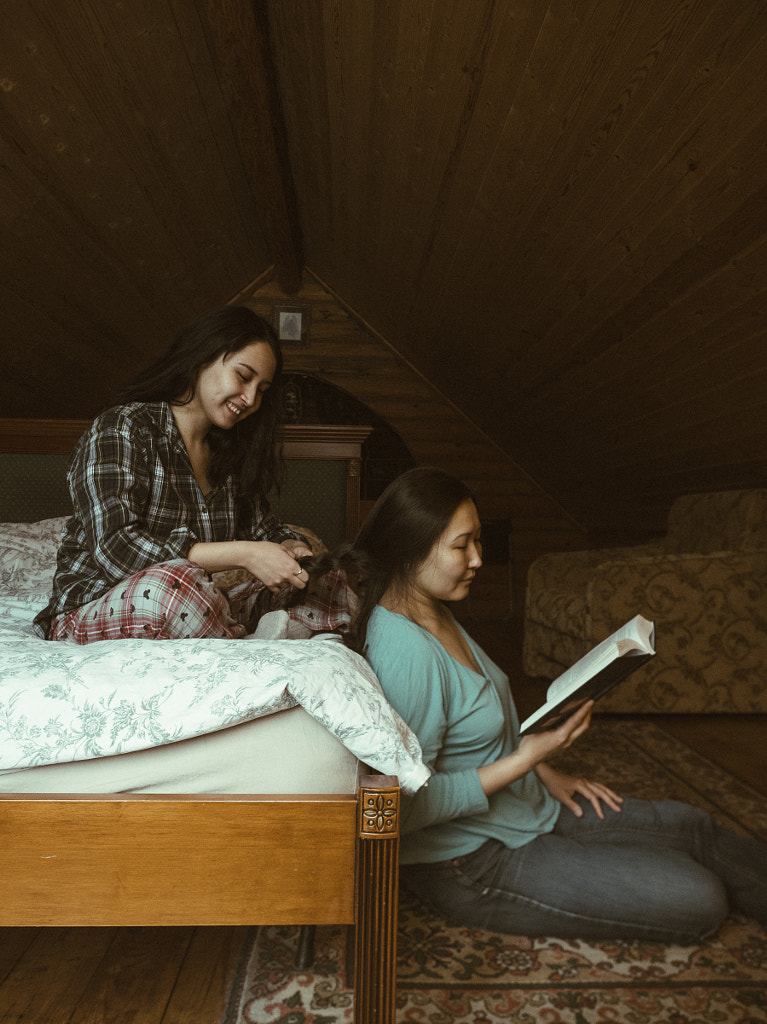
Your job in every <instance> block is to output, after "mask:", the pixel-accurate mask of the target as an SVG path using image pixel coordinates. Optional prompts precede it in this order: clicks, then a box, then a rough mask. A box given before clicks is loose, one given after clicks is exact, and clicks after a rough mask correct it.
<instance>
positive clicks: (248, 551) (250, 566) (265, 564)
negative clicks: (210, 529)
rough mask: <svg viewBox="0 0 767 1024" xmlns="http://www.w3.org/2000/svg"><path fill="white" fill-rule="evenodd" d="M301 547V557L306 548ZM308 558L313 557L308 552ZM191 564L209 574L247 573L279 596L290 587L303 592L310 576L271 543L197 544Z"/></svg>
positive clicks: (290, 552) (193, 549) (229, 541)
mask: <svg viewBox="0 0 767 1024" xmlns="http://www.w3.org/2000/svg"><path fill="white" fill-rule="evenodd" d="M292 543H293V544H296V545H298V551H299V554H298V556H297V557H299V558H300V557H301V553H302V551H303V545H302V543H301V542H300V541H292ZM307 554H311V551H308V552H307ZM187 557H188V558H189V560H190V562H195V563H196V564H197V565H201V566H202V567H203V569H205V571H206V572H210V573H213V572H221V571H223V570H225V569H245V570H247V571H248V572H249V573H250V574H251V575H253V576H255V577H256V579H259V580H261V582H262V583H263V584H264V585H265V586H266V587H268V589H269V590H271V591H272V593H273V594H276V593H278V592H279V591H280V590H283V589H284V588H285V587H287V586H291V587H297V588H298V589H299V590H303V589H304V587H305V586H306V584H307V583H308V582H309V574H308V573H307V571H306V570H305V569H302V568H301V566H300V565H299V564H298V562H297V561H296V556H295V555H294V553H293V552H292V551H289V550H288V549H287V548H286V547H284V546H283V545H282V544H275V543H273V542H272V541H270V540H226V541H210V542H201V543H199V544H193V545H192V547H191V548H190V549H189V554H188V556H187Z"/></svg>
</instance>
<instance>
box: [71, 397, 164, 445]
mask: <svg viewBox="0 0 767 1024" xmlns="http://www.w3.org/2000/svg"><path fill="white" fill-rule="evenodd" d="M172 418H173V414H172V413H171V411H170V406H169V405H168V404H167V402H126V403H124V404H122V405H113V406H110V407H109V408H108V409H105V410H104V411H103V412H100V413H99V414H98V416H96V417H95V419H94V420H93V422H92V423H91V424H90V426H89V427H88V429H87V430H86V431H85V434H84V435H83V436H84V437H95V436H99V435H104V434H108V433H124V434H128V435H130V434H133V433H136V432H147V433H150V434H157V433H162V434H165V433H167V430H168V428H169V425H170V424H169V421H170V420H172Z"/></svg>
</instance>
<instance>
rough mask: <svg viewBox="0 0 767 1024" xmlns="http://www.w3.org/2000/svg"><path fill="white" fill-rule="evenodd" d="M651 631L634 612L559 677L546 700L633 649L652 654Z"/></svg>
mask: <svg viewBox="0 0 767 1024" xmlns="http://www.w3.org/2000/svg"><path fill="white" fill-rule="evenodd" d="M652 632H653V626H652V623H651V622H650V621H649V620H648V619H645V618H644V617H643V616H642V615H636V616H635V617H634V618H633V619H631V620H630V621H629V622H627V623H626V625H625V626H621V628H620V629H617V630H616V631H615V632H614V633H613V634H612V636H609V637H608V638H607V639H606V640H603V641H602V643H601V644H597V646H596V647H594V648H593V649H592V650H590V651H589V653H588V654H585V655H584V656H583V657H582V658H581V659H580V661H576V663H575V664H574V665H573V666H572V668H569V669H567V671H565V672H563V673H562V675H561V676H558V677H557V678H556V679H555V680H554V682H553V683H551V685H550V686H549V688H548V690H547V691H546V700H547V702H548V701H556V700H560V699H561V698H562V696H564V695H565V694H566V693H568V691H569V690H570V689H572V688H574V687H576V686H577V685H578V684H579V683H580V682H581V681H582V680H583V679H589V678H590V677H591V676H593V675H595V674H596V673H597V672H598V671H599V670H600V669H601V668H604V666H605V665H607V664H609V663H610V662H611V661H613V660H614V659H615V658H618V657H620V656H621V655H624V654H626V653H627V652H628V651H631V650H633V649H636V650H637V651H644V652H647V653H648V654H654V653H655V652H654V649H653V646H652Z"/></svg>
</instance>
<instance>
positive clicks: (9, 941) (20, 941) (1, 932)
mask: <svg viewBox="0 0 767 1024" xmlns="http://www.w3.org/2000/svg"><path fill="white" fill-rule="evenodd" d="M38 931H39V929H38V928H0V985H2V984H3V982H4V981H5V979H6V978H7V977H8V975H9V974H10V973H11V972H12V971H13V970H14V968H15V967H16V964H17V963H18V962H19V960H20V959H21V958H22V957H23V955H24V954H25V953H26V951H27V950H28V949H29V947H30V945H31V944H32V943H33V942H34V941H35V939H36V937H37V934H38ZM1 1019H2V1018H0V1020H1Z"/></svg>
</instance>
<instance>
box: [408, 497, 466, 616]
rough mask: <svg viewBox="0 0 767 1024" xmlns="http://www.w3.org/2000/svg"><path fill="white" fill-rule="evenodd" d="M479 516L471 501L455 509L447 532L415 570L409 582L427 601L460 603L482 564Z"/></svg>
mask: <svg viewBox="0 0 767 1024" xmlns="http://www.w3.org/2000/svg"><path fill="white" fill-rule="evenodd" d="M480 533H481V527H480V522H479V515H478V513H477V509H476V506H475V504H474V502H473V501H469V500H467V501H464V502H463V503H462V504H461V505H459V506H458V508H457V509H456V511H455V513H454V514H453V517H452V519H451V520H450V522H449V523H448V526H447V529H446V530H445V531H444V533H443V534H442V536H441V537H440V538H439V540H438V541H437V543H436V544H435V545H434V547H433V548H432V549H431V551H430V552H429V555H428V557H427V558H426V559H425V560H424V561H423V562H422V563H421V565H420V566H419V567H418V568H417V569H416V571H415V573H414V575H413V578H412V579H411V581H410V583H411V586H412V588H413V590H414V591H415V592H416V594H418V595H420V596H421V597H424V598H426V599H427V600H430V601H461V600H463V598H465V597H466V596H467V594H468V593H469V588H470V586H471V581H472V580H473V579H474V576H475V575H476V572H477V569H479V568H480V566H481V565H482V543H481V541H480Z"/></svg>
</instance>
